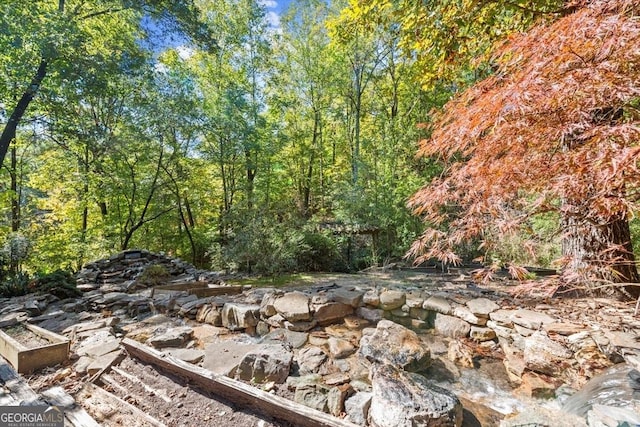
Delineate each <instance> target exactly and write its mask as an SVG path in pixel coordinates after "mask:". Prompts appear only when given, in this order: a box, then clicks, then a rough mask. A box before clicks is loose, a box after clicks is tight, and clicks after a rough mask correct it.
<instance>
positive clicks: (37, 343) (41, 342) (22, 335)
mask: <svg viewBox="0 0 640 427" xmlns="http://www.w3.org/2000/svg"><path fill="white" fill-rule="evenodd" d="M3 331H4V333H6V334H7V335H9V336H10V337H11V338H13V339H14V340H16V341H18V342H19V343H20V344H22V345H23V346H25V347H27V348H38V347H44V346H46V345H50V344H51V341H49V340H48V339H46V338H43V337H41V336H40V335H38V334H36V333H35V332H33V331H31V330H29V329H27V328H25V327H24V326H22V325H15V326H10V327H8V328H5V329H3Z"/></svg>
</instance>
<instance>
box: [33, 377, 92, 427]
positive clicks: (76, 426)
mask: <svg viewBox="0 0 640 427" xmlns="http://www.w3.org/2000/svg"><path fill="white" fill-rule="evenodd" d="M42 397H43V398H44V400H46V401H47V403H48V404H49V405H53V406H57V407H59V408H62V410H63V411H64V416H65V418H66V419H67V421H68V423H65V426H67V425H70V426H72V427H100V424H98V423H97V422H96V420H94V419H93V417H92V416H91V415H89V414H88V413H87V411H85V410H84V409H83V408H82V407H81V406H79V405H78V404H76V401H75V400H74V399H73V397H71V396H70V395H69V394H67V392H66V391H64V389H63V388H62V387H59V386H57V387H52V388H50V389H48V390H45V391H44V392H42Z"/></svg>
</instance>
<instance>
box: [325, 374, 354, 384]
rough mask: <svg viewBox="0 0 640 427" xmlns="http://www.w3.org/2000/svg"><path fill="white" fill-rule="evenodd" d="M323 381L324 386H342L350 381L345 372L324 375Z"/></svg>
mask: <svg viewBox="0 0 640 427" xmlns="http://www.w3.org/2000/svg"><path fill="white" fill-rule="evenodd" d="M323 380H324V383H325V384H326V385H342V384H346V383H348V382H349V381H351V377H350V376H349V374H347V373H345V372H336V373H333V374H329V375H325V376H324V378H323Z"/></svg>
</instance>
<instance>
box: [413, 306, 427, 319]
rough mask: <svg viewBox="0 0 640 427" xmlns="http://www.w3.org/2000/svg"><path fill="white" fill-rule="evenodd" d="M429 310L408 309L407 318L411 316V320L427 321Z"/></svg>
mask: <svg viewBox="0 0 640 427" xmlns="http://www.w3.org/2000/svg"><path fill="white" fill-rule="evenodd" d="M429 313H430V311H429V310H425V309H424V308H410V309H409V316H411V317H412V318H413V319H419V320H423V321H424V320H427V319H428V318H429Z"/></svg>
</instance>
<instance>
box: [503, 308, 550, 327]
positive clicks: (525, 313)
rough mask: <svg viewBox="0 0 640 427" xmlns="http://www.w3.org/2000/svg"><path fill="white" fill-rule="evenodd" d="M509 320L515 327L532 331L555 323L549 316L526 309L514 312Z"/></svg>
mask: <svg viewBox="0 0 640 427" xmlns="http://www.w3.org/2000/svg"><path fill="white" fill-rule="evenodd" d="M510 319H511V321H512V322H513V323H515V324H517V325H520V326H523V327H525V328H529V329H534V330H537V329H540V327H541V326H542V325H546V324H548V323H555V322H556V319H554V318H553V317H551V316H549V315H548V314H544V313H540V312H537V311H532V310H526V309H520V310H516V311H515V312H514V313H513V314H512V315H511V318H510ZM491 320H493V321H495V319H494V318H492V319H491Z"/></svg>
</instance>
